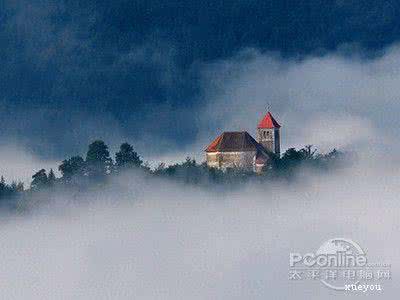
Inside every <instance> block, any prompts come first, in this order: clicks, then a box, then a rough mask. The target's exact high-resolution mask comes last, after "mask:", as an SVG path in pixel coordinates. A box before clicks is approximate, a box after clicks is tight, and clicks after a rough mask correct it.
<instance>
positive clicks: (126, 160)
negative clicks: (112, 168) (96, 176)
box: [115, 143, 143, 169]
mask: <svg viewBox="0 0 400 300" xmlns="http://www.w3.org/2000/svg"><path fill="white" fill-rule="evenodd" d="M142 163H143V161H142V160H141V159H140V156H139V155H138V154H137V153H136V152H135V151H134V150H133V147H132V146H131V145H130V144H128V143H123V144H122V145H121V146H120V150H119V151H118V152H117V153H116V154H115V164H116V167H117V168H118V169H130V168H135V167H136V168H137V167H140V166H141V165H142Z"/></svg>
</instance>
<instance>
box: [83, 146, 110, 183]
mask: <svg viewBox="0 0 400 300" xmlns="http://www.w3.org/2000/svg"><path fill="white" fill-rule="evenodd" d="M111 166H112V159H111V158H110V152H109V151H108V146H107V145H106V144H105V143H104V142H103V141H101V140H97V141H94V142H93V143H91V144H90V145H89V150H88V152H87V154H86V168H87V170H86V171H87V174H88V176H89V177H103V176H105V175H107V174H108V173H109V172H110V170H111Z"/></svg>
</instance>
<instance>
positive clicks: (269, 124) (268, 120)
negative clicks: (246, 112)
mask: <svg viewBox="0 0 400 300" xmlns="http://www.w3.org/2000/svg"><path fill="white" fill-rule="evenodd" d="M257 128H264V129H272V128H281V125H279V123H278V122H277V121H276V120H275V119H274V117H273V116H272V114H271V112H267V114H266V115H265V116H264V118H263V119H262V120H261V121H260V123H258V126H257Z"/></svg>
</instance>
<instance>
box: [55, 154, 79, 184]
mask: <svg viewBox="0 0 400 300" xmlns="http://www.w3.org/2000/svg"><path fill="white" fill-rule="evenodd" d="M58 170H60V172H61V174H62V177H63V179H64V181H66V182H70V181H71V179H72V178H73V177H76V178H79V177H81V176H83V175H84V174H85V161H84V160H83V158H82V157H81V156H73V157H71V158H70V159H66V160H64V161H63V162H62V163H61V165H60V166H59V167H58Z"/></svg>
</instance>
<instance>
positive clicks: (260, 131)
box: [257, 112, 281, 156]
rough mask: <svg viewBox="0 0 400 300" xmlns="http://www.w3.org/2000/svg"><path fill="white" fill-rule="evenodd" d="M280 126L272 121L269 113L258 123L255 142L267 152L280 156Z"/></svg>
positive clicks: (272, 118)
mask: <svg viewBox="0 0 400 300" xmlns="http://www.w3.org/2000/svg"><path fill="white" fill-rule="evenodd" d="M280 128H281V125H279V123H278V122H277V121H276V120H275V119H274V117H273V116H272V114H271V113H270V112H267V114H266V115H265V116H264V118H263V119H262V120H261V121H260V123H258V126H257V142H258V143H259V144H261V145H262V146H263V147H264V148H265V149H266V150H267V151H270V152H272V153H275V154H276V155H278V156H279V155H280V153H281V132H280Z"/></svg>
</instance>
